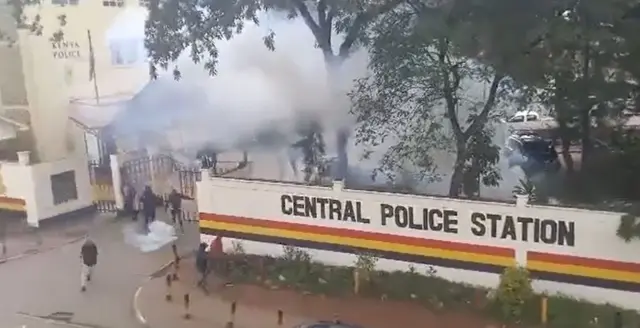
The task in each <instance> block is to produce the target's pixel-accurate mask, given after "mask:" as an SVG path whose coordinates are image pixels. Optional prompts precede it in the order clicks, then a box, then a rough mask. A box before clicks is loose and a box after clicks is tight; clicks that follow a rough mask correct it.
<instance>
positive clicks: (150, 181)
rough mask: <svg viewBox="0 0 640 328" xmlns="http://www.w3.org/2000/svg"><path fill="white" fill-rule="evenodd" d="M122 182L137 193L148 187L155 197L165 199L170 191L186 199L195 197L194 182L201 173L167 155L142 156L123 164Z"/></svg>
mask: <svg viewBox="0 0 640 328" xmlns="http://www.w3.org/2000/svg"><path fill="white" fill-rule="evenodd" d="M121 174H122V179H123V182H125V183H128V184H130V185H131V186H133V187H134V188H135V189H136V190H137V191H138V192H140V191H142V190H143V189H144V187H146V186H149V187H151V189H152V190H153V191H154V193H156V194H157V195H160V196H163V197H166V195H168V194H169V193H170V192H171V190H172V189H176V191H178V192H179V193H181V194H183V195H185V196H186V197H189V198H192V199H194V198H195V197H196V181H200V179H201V173H200V169H199V168H197V167H188V166H186V165H184V164H182V163H180V162H178V161H176V160H175V159H173V158H172V157H171V156H169V155H165V154H160V155H143V156H139V157H136V158H133V159H130V160H128V161H126V162H124V163H123V164H122V166H121Z"/></svg>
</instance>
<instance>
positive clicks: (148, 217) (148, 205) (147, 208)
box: [140, 186, 158, 231]
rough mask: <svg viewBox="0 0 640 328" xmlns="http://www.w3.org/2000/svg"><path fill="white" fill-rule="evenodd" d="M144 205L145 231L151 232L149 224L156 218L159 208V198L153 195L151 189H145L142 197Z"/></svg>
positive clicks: (141, 200)
mask: <svg viewBox="0 0 640 328" xmlns="http://www.w3.org/2000/svg"><path fill="white" fill-rule="evenodd" d="M140 203H141V204H142V213H143V215H144V227H145V230H147V231H148V230H149V224H150V223H151V221H153V220H155V218H156V207H157V206H158V197H157V196H156V195H155V194H154V193H153V191H152V190H151V187H149V186H146V187H144V192H142V196H140Z"/></svg>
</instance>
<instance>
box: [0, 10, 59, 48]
mask: <svg viewBox="0 0 640 328" xmlns="http://www.w3.org/2000/svg"><path fill="white" fill-rule="evenodd" d="M40 4H41V1H40V0H9V1H7V2H6V3H4V4H2V5H0V10H3V11H4V10H6V11H11V14H10V17H11V18H12V19H13V20H14V22H15V27H16V28H17V29H19V30H25V31H28V32H30V33H32V34H33V35H36V36H41V35H42V34H43V31H44V26H43V25H42V17H41V16H40V15H39V14H35V15H33V16H29V15H27V11H26V9H27V7H29V6H31V7H35V6H38V5H40ZM57 24H58V26H53V27H52V26H49V27H48V28H50V29H54V32H53V33H52V34H51V35H50V37H49V39H50V40H51V41H52V42H55V41H61V40H62V39H63V38H64V33H63V29H64V27H65V26H66V25H67V16H66V15H65V14H60V15H58V17H57ZM0 41H5V42H9V44H11V45H12V44H13V43H15V42H17V35H16V34H15V33H14V32H12V31H2V30H0Z"/></svg>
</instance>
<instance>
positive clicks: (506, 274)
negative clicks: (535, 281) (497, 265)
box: [496, 266, 534, 321]
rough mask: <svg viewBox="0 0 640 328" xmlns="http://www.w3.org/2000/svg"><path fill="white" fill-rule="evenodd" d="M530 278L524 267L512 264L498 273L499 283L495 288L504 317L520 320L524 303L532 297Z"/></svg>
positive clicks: (509, 319) (510, 319)
mask: <svg viewBox="0 0 640 328" xmlns="http://www.w3.org/2000/svg"><path fill="white" fill-rule="evenodd" d="M533 295H534V294H533V287H532V286H531V278H530V277H529V271H528V270H527V269H526V268H523V267H519V266H512V267H508V268H506V269H505V270H504V271H503V272H502V274H501V275H500V284H499V285H498V289H497V290H496V301H497V302H498V304H499V306H500V309H501V312H502V315H503V316H504V319H506V320H508V321H520V320H521V319H522V315H523V313H524V309H525V305H526V303H527V302H528V301H529V300H531V299H532V297H533Z"/></svg>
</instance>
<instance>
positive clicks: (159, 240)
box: [123, 221, 178, 253]
mask: <svg viewBox="0 0 640 328" xmlns="http://www.w3.org/2000/svg"><path fill="white" fill-rule="evenodd" d="M141 224H142V223H134V224H130V225H126V226H125V227H124V228H123V233H124V241H125V242H126V243H127V244H129V245H131V246H134V247H136V248H137V249H139V250H140V251H142V252H144V253H147V252H152V251H155V250H158V249H160V248H161V247H162V246H164V245H167V244H169V243H172V242H173V241H175V240H176V239H178V237H177V236H176V231H175V229H174V228H173V227H172V226H171V225H169V224H166V223H164V222H160V221H153V222H151V224H149V233H147V234H145V233H143V232H142V228H141Z"/></svg>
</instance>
